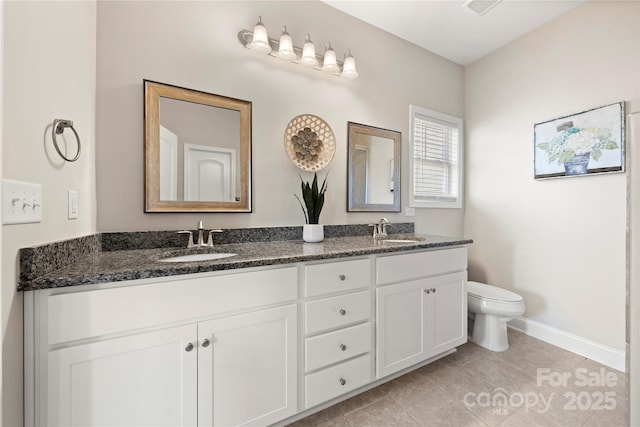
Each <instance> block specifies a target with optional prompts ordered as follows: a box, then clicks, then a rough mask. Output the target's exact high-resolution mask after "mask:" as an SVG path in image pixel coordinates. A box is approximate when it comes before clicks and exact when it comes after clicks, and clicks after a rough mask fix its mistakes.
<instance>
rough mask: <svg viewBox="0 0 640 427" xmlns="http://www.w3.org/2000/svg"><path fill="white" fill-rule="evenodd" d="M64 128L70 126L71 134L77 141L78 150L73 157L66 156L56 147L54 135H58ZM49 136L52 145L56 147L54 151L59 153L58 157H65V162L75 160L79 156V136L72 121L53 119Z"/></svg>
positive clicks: (56, 142)
mask: <svg viewBox="0 0 640 427" xmlns="http://www.w3.org/2000/svg"><path fill="white" fill-rule="evenodd" d="M65 128H71V130H72V131H73V134H74V135H75V136H76V141H78V152H77V153H76V156H75V157H74V158H73V159H70V158H68V157H67V156H65V155H64V154H62V151H60V147H58V141H57V140H56V135H60V134H62V133H63V132H64V129H65ZM51 137H52V138H53V146H54V147H56V151H57V152H58V154H60V157H62V158H63V159H65V160H66V161H67V162H75V161H76V160H78V157H80V137H79V136H78V132H76V130H75V129H74V128H73V121H71V120H64V119H55V120H54V121H53V129H52V130H51Z"/></svg>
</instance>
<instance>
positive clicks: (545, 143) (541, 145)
mask: <svg viewBox="0 0 640 427" xmlns="http://www.w3.org/2000/svg"><path fill="white" fill-rule="evenodd" d="M538 148H539V149H541V150H548V149H549V143H548V142H543V143H541V144H538Z"/></svg>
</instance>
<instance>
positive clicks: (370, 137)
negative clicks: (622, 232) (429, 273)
mask: <svg viewBox="0 0 640 427" xmlns="http://www.w3.org/2000/svg"><path fill="white" fill-rule="evenodd" d="M348 133H349V144H348V146H349V148H348V150H349V163H348V178H347V179H348V182H347V188H348V195H347V198H348V200H347V210H348V211H350V212H358V211H370V212H400V146H401V142H402V134H401V133H400V132H396V131H392V130H386V129H380V128H376V127H373V126H367V125H362V124H358V123H353V122H348Z"/></svg>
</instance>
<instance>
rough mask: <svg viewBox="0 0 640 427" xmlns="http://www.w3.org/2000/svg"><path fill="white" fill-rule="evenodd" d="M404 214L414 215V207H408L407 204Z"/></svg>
mask: <svg viewBox="0 0 640 427" xmlns="http://www.w3.org/2000/svg"><path fill="white" fill-rule="evenodd" d="M404 216H416V208H410V207H409V206H407V207H406V208H404Z"/></svg>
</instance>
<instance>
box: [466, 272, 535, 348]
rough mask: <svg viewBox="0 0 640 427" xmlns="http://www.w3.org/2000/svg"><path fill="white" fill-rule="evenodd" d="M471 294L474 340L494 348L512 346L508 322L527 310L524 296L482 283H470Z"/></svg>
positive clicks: (472, 336) (472, 338) (470, 313)
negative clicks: (523, 299)
mask: <svg viewBox="0 0 640 427" xmlns="http://www.w3.org/2000/svg"><path fill="white" fill-rule="evenodd" d="M467 297H468V298H467V302H468V310H469V318H470V322H469V323H470V330H469V332H470V333H471V341H473V342H474V343H476V344H478V345H479V346H481V347H484V348H486V349H488V350H492V351H505V350H506V349H508V348H509V340H508V338H507V322H508V321H509V320H511V319H515V318H516V317H518V316H520V315H521V314H522V313H524V302H522V297H521V296H520V295H518V294H516V293H515V292H511V291H508V290H506V289H502V288H498V287H496V286H491V285H487V284H485V283H479V282H467ZM471 321H473V326H471ZM471 328H472V329H473V330H471Z"/></svg>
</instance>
